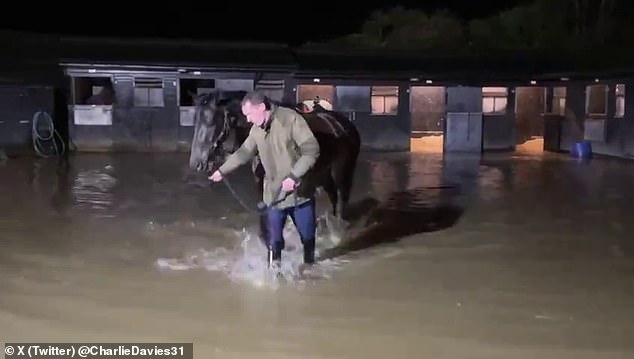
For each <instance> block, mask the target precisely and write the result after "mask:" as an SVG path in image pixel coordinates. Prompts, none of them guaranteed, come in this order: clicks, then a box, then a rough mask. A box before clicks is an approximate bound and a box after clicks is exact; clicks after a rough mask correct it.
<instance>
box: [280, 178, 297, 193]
mask: <svg viewBox="0 0 634 359" xmlns="http://www.w3.org/2000/svg"><path fill="white" fill-rule="evenodd" d="M296 185H297V182H295V180H294V179H292V178H290V177H288V178H286V179H285V180H284V181H283V182H282V191H284V192H291V191H292V190H294V189H295V186H296Z"/></svg>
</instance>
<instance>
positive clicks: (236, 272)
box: [156, 214, 348, 289]
mask: <svg viewBox="0 0 634 359" xmlns="http://www.w3.org/2000/svg"><path fill="white" fill-rule="evenodd" d="M344 228H345V223H339V222H338V221H337V220H336V219H334V218H332V217H331V216H329V215H327V214H325V215H322V216H320V217H318V222H317V233H316V234H317V236H316V241H315V245H316V249H315V257H316V258H319V255H320V253H321V252H322V251H324V250H326V249H329V248H332V247H334V246H336V245H338V244H339V243H340V242H341V240H342V238H343V233H344ZM235 235H236V238H237V239H239V240H240V242H239V244H238V245H236V246H235V247H233V248H226V247H218V248H214V249H212V250H206V249H202V248H200V249H198V250H196V251H195V252H193V253H192V252H190V253H188V254H186V255H185V256H183V257H181V258H159V259H158V260H157V261H156V265H157V267H158V268H160V269H163V270H172V271H178V270H180V271H183V270H193V269H203V270H207V271H210V272H217V273H221V274H223V275H225V276H226V277H227V278H228V279H229V280H231V281H233V282H235V283H248V284H251V285H254V286H255V287H259V288H270V289H278V288H280V286H281V285H286V286H297V287H304V286H305V285H306V284H308V283H313V282H315V281H317V280H323V279H330V278H331V276H332V274H333V272H335V271H336V270H339V269H340V268H341V267H342V265H343V264H345V263H347V262H348V261H347V260H345V259H343V258H333V259H327V260H323V261H318V262H317V263H315V264H314V265H312V266H307V265H305V264H304V263H303V259H304V254H303V253H304V252H303V246H302V243H301V241H300V239H299V233H298V232H297V230H296V229H295V226H294V225H293V223H292V221H291V220H290V219H289V220H287V222H286V225H285V227H284V238H285V242H286V246H285V248H284V251H283V252H282V261H281V265H280V267H279V268H269V266H268V261H267V253H268V252H267V248H266V246H265V245H264V244H263V243H262V241H260V239H259V238H258V235H257V233H252V232H249V231H248V230H246V229H243V230H242V231H241V232H237V233H235Z"/></svg>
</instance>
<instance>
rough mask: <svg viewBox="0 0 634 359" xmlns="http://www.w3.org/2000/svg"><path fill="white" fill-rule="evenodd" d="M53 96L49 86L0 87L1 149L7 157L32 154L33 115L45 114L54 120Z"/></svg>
mask: <svg viewBox="0 0 634 359" xmlns="http://www.w3.org/2000/svg"><path fill="white" fill-rule="evenodd" d="M54 96H55V94H54V90H53V88H52V87H49V86H25V85H15V86H11V85H5V86H0V148H1V149H4V150H5V152H6V153H7V154H8V155H20V154H33V153H34V151H33V143H32V136H31V131H32V124H33V116H34V114H35V113H36V112H38V111H46V112H47V113H48V114H49V115H50V116H51V119H53V121H55V111H54V110H55V106H54V103H55V97H54ZM43 127H46V126H43Z"/></svg>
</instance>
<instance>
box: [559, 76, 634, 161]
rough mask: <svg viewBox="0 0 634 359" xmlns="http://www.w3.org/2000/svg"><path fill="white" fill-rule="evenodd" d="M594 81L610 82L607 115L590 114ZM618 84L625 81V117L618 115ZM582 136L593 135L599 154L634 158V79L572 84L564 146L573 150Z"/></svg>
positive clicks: (592, 138)
mask: <svg viewBox="0 0 634 359" xmlns="http://www.w3.org/2000/svg"><path fill="white" fill-rule="evenodd" d="M593 84H607V85H608V86H609V87H608V91H609V92H608V100H607V115H606V116H595V118H590V117H589V116H586V111H585V108H586V92H585V90H586V85H593ZM616 84H625V116H624V117H622V118H615V111H616V95H615V87H616ZM628 91H629V92H628ZM590 126H592V127H590ZM599 137H602V138H599ZM582 139H589V140H590V139H591V143H592V151H593V153H595V154H602V155H608V156H615V157H622V158H634V79H632V78H630V79H623V80H610V81H600V82H598V83H595V82H587V83H574V84H570V85H569V86H568V94H567V106H566V118H565V120H564V123H563V124H562V141H561V150H562V151H570V149H571V148H572V145H573V144H574V142H575V141H579V140H582Z"/></svg>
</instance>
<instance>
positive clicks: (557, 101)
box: [551, 87, 566, 116]
mask: <svg viewBox="0 0 634 359" xmlns="http://www.w3.org/2000/svg"><path fill="white" fill-rule="evenodd" d="M551 113H555V114H558V115H560V116H565V115H566V88H565V87H555V88H553V103H552V110H551Z"/></svg>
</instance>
